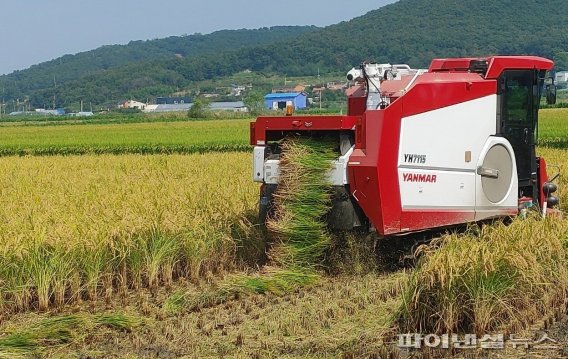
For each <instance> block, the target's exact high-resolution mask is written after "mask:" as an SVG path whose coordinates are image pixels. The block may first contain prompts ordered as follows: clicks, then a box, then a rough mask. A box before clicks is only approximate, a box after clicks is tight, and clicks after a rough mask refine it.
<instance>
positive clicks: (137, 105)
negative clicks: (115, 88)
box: [121, 100, 146, 110]
mask: <svg viewBox="0 0 568 359" xmlns="http://www.w3.org/2000/svg"><path fill="white" fill-rule="evenodd" d="M121 107H122V108H137V109H139V110H144V109H146V104H145V103H143V102H138V101H134V100H129V101H126V102H124V103H123V104H122V106H121Z"/></svg>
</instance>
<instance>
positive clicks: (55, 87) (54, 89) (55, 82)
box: [53, 74, 57, 110]
mask: <svg viewBox="0 0 568 359" xmlns="http://www.w3.org/2000/svg"><path fill="white" fill-rule="evenodd" d="M56 92H57V81H55V74H53V109H54V110H55V95H56Z"/></svg>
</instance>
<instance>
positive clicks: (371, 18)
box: [0, 0, 568, 105]
mask: <svg viewBox="0 0 568 359" xmlns="http://www.w3.org/2000/svg"><path fill="white" fill-rule="evenodd" d="M565 14H568V1H566V0H468V1H455V0H400V1H398V2H396V3H393V4H391V5H387V6H384V7H382V8H380V9H378V10H375V11H371V12H369V13H367V14H366V15H364V16H361V17H358V18H355V19H352V20H350V21H346V22H342V23H339V24H336V25H332V26H328V27H325V28H321V29H314V28H312V29H311V30H310V31H305V32H303V33H301V34H298V35H297V36H291V37H290V38H288V39H278V40H277V39H272V41H267V42H266V43H264V44H257V45H253V46H248V47H246V46H245V47H241V48H240V49H238V50H237V49H235V48H234V47H227V49H226V50H224V51H222V52H219V51H216V52H211V53H203V54H200V55H196V56H192V57H185V58H179V57H173V58H172V57H170V58H167V59H160V58H156V59H151V60H149V61H142V62H134V63H129V64H127V65H124V66H118V67H115V68H111V69H108V70H104V72H97V73H92V74H88V75H87V76H85V77H83V78H81V79H79V80H70V81H68V82H65V83H62V84H61V85H58V88H57V95H56V96H57V98H58V99H61V100H63V99H65V101H66V102H64V103H62V104H63V105H65V104H66V103H71V102H77V101H80V100H85V101H92V102H93V103H105V102H112V100H116V99H119V98H126V97H130V96H132V97H138V98H146V97H151V96H152V95H157V94H164V93H166V92H168V93H169V92H174V91H176V89H180V88H185V87H188V86H190V85H191V84H192V83H194V82H195V81H200V80H204V79H214V78H221V77H224V76H227V75H230V74H233V73H235V72H239V71H243V70H245V69H250V70H252V71H258V72H272V73H279V74H287V75H290V76H292V75H313V74H315V73H317V71H318V69H319V70H320V71H338V70H348V69H349V68H351V67H352V66H354V65H357V64H359V63H361V62H362V61H363V60H373V61H377V62H391V63H408V64H410V65H411V66H413V67H426V66H428V64H429V62H430V60H431V59H432V58H435V57H452V56H487V55H492V54H503V55H507V54H534V55H540V56H545V57H549V58H553V59H554V60H556V61H557V68H559V69H566V68H568V36H567V35H566V34H567V33H568V22H566V15H565ZM30 70H32V69H30ZM49 76H51V77H52V76H53V75H52V74H49ZM2 81H3V78H0V86H3V85H2V84H3V82H2ZM16 82H17V81H16ZM4 83H5V82H4ZM17 83H19V82H17ZM26 83H29V80H28V82H25V81H24V82H22V84H21V85H19V86H20V87H21V88H24V84H26ZM27 86H28V87H30V86H29V85H27ZM53 92H54V91H53V84H51V86H50V87H49V88H45V87H44V88H41V87H37V88H35V89H32V91H31V92H27V93H26V94H27V95H29V96H30V97H31V100H32V102H33V103H36V104H41V103H45V102H48V101H49V98H52V97H53ZM48 103H49V102H48Z"/></svg>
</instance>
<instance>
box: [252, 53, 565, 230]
mask: <svg viewBox="0 0 568 359" xmlns="http://www.w3.org/2000/svg"><path fill="white" fill-rule="evenodd" d="M552 67H553V62H552V61H550V60H547V59H544V58H540V57H533V56H495V57H490V58H483V59H480V58H456V59H436V60H433V61H432V63H431V65H430V67H429V69H428V70H416V69H411V68H410V67H409V66H407V65H390V64H372V63H364V64H362V65H361V66H360V67H359V68H353V69H352V70H351V71H349V73H348V75H347V79H348V80H349V81H350V82H351V83H352V84H353V86H352V87H350V88H349V89H348V91H347V94H348V113H347V115H342V116H283V115H281V116H263V117H259V118H258V119H257V120H256V121H255V122H252V123H251V128H250V142H251V145H253V146H255V147H254V154H253V179H254V181H256V182H259V183H262V186H261V191H260V192H261V193H260V219H261V221H264V220H265V219H266V216H267V215H269V214H270V211H271V204H272V195H273V193H274V192H275V191H276V188H277V186H278V178H279V153H280V150H279V143H280V141H281V140H283V139H285V138H286V137H287V136H290V135H294V136H298V135H300V136H309V137H312V138H324V137H327V138H333V139H334V140H335V142H336V150H337V159H336V160H335V161H334V162H333V165H332V169H331V170H330V172H329V175H328V177H329V182H330V184H331V185H333V188H334V191H333V208H332V210H331V213H330V215H329V216H328V217H329V223H330V226H331V227H332V228H335V229H340V230H351V229H354V228H357V227H363V228H370V229H374V230H376V232H377V233H378V234H379V235H381V236H391V235H397V234H403V233H409V232H415V231H422V230H429V229H437V228H442V227H448V226H453V225H458V224H463V223H468V222H476V221H481V220H485V219H490V218H499V217H506V216H513V215H517V214H518V213H519V210H520V206H521V207H526V206H528V205H531V204H532V205H536V206H539V207H540V208H541V209H543V211H544V213H546V209H547V208H551V207H554V206H555V205H557V204H558V199H557V198H556V197H555V196H554V192H555V191H556V185H554V184H552V183H550V181H549V178H548V173H547V168H546V162H545V160H544V158H542V157H537V155H536V149H535V145H536V136H537V132H538V131H537V128H538V112H539V106H540V102H541V97H542V95H543V91H546V98H547V101H548V102H549V103H550V102H553V100H554V97H555V96H554V94H553V92H554V84H553V83H547V84H546V86H545V80H546V74H547V72H548V71H550V70H551V69H552Z"/></svg>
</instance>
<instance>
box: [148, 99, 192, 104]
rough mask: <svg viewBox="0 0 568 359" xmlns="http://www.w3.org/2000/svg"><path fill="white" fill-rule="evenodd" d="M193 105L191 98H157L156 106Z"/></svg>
mask: <svg viewBox="0 0 568 359" xmlns="http://www.w3.org/2000/svg"><path fill="white" fill-rule="evenodd" d="M184 103H191V98H189V97H156V105H178V104H184Z"/></svg>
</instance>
